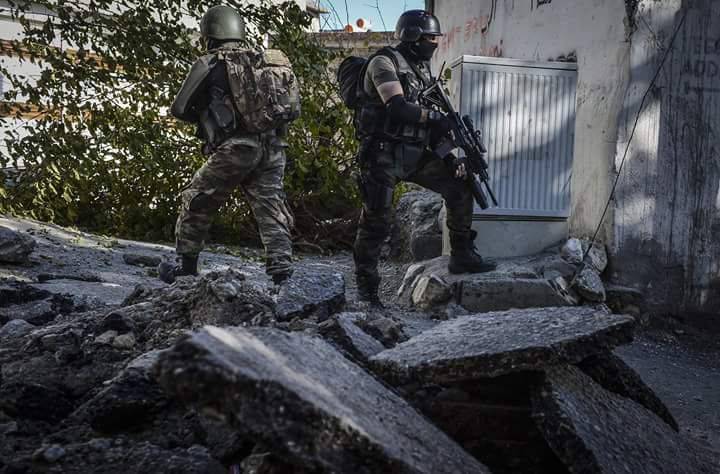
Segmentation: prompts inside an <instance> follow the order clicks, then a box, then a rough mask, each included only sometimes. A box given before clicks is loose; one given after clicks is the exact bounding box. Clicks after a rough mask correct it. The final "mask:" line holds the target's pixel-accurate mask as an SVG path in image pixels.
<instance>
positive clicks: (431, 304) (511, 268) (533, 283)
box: [397, 238, 643, 314]
mask: <svg viewBox="0 0 720 474" xmlns="http://www.w3.org/2000/svg"><path fill="white" fill-rule="evenodd" d="M585 252H587V257H586V258H585V261H584V263H583V256H584V253H585ZM447 262H448V257H447V256H444V257H436V258H432V259H430V260H425V261H418V262H416V263H414V264H412V265H410V266H409V267H408V268H407V270H406V273H405V277H404V278H403V281H402V284H401V285H400V288H399V289H398V292H397V297H398V300H399V302H401V303H402V304H408V305H411V306H414V307H417V308H419V309H421V310H426V311H427V310H433V309H437V308H439V307H442V306H444V305H447V304H448V303H452V304H455V305H459V306H461V307H463V308H464V309H465V310H467V311H470V312H486V311H501V310H507V309H513V308H516V309H517V308H536V307H554V306H577V305H581V304H587V305H594V304H600V303H606V302H607V303H609V304H614V303H616V302H618V301H619V300H622V299H628V297H630V298H632V295H630V296H628V294H634V293H637V290H632V289H626V288H619V287H612V289H609V290H607V291H606V288H605V284H604V282H603V280H602V277H601V275H602V274H603V272H605V270H606V268H607V266H608V257H607V253H606V251H605V248H604V246H603V245H601V244H599V243H595V244H594V245H593V246H592V247H590V243H589V241H586V240H580V239H576V238H571V239H569V240H567V241H566V242H565V243H564V244H563V245H561V246H558V247H555V248H550V249H548V250H546V251H545V252H542V253H540V254H538V255H534V256H530V257H520V258H515V259H504V260H500V261H499V262H498V267H497V269H496V270H495V271H492V272H488V273H483V274H477V275H453V274H450V273H448V270H447ZM609 292H612V295H610V294H609ZM642 306H643V305H642V303H640V304H639V306H635V307H633V306H628V305H622V304H621V305H619V306H618V305H615V306H614V308H615V309H617V310H619V311H621V312H622V310H625V309H627V310H630V311H631V312H632V313H633V314H638V313H639V312H640V311H641V309H642Z"/></svg>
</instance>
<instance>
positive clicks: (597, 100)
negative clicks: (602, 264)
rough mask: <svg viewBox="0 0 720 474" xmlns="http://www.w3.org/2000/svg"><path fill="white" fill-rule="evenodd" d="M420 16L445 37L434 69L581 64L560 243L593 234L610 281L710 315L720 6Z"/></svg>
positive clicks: (675, 0) (719, 173)
mask: <svg viewBox="0 0 720 474" xmlns="http://www.w3.org/2000/svg"><path fill="white" fill-rule="evenodd" d="M427 8H428V9H431V10H433V11H434V13H435V14H436V15H437V16H438V17H439V19H440V21H441V24H442V25H443V28H444V30H445V33H446V34H445V36H444V37H443V39H442V42H441V45H440V48H439V52H438V54H437V57H436V58H435V67H437V66H438V65H439V64H441V63H443V62H445V61H447V62H448V63H449V62H451V61H453V60H454V59H455V58H458V57H460V56H462V55H478V56H492V57H502V58H513V59H519V60H527V61H573V62H576V63H577V94H576V100H575V125H574V130H575V137H574V138H575V140H574V142H575V144H574V153H573V165H572V178H571V205H570V217H569V220H568V226H569V233H570V234H572V235H579V236H591V235H593V234H594V232H595V230H596V228H597V227H598V225H599V226H600V232H599V236H600V238H601V240H602V241H604V242H605V243H606V244H607V246H608V248H609V250H610V251H611V267H610V272H611V277H612V279H613V280H615V281H616V282H618V283H622V284H628V285H633V286H636V287H638V288H639V289H641V290H643V291H644V292H645V293H646V295H648V296H649V297H650V299H651V301H652V302H654V303H656V305H657V307H658V308H663V309H666V310H667V311H671V312H675V313H678V312H685V313H688V312H703V313H714V314H717V313H718V311H719V310H718V303H720V239H718V238H717V235H718V231H720V193H719V191H720V189H719V187H720V35H719V34H718V32H719V31H720V2H717V1H713V0H697V1H694V2H687V1H683V0H664V1H662V2H658V1H654V0H624V1H622V0H599V1H598V0H575V1H572V2H570V1H567V0H522V1H521V0H453V1H450V0H435V1H429V2H427ZM656 76H657V77H656ZM641 105H642V110H640V109H641ZM636 122H637V123H636ZM616 178H617V187H616V188H614V185H615V180H616ZM606 205H608V207H607V213H606V212H605V210H606ZM603 216H604V217H603Z"/></svg>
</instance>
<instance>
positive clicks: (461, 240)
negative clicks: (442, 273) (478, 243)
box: [448, 230, 497, 273]
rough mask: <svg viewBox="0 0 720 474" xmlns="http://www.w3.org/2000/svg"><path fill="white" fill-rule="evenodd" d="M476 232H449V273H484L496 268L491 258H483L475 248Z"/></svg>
mask: <svg viewBox="0 0 720 474" xmlns="http://www.w3.org/2000/svg"><path fill="white" fill-rule="evenodd" d="M476 236H477V232H475V231H474V230H471V231H470V232H450V262H449V263H448V270H449V271H450V273H484V272H491V271H493V270H495V268H497V264H496V263H495V262H493V261H492V260H484V259H483V258H482V257H481V256H480V254H479V253H477V251H476V250H475V237H476Z"/></svg>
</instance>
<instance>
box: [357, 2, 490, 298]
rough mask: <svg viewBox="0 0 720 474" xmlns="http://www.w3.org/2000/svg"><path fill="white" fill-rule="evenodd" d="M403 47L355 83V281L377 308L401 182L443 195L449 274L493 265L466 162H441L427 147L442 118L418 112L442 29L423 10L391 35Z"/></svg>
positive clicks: (444, 125)
mask: <svg viewBox="0 0 720 474" xmlns="http://www.w3.org/2000/svg"><path fill="white" fill-rule="evenodd" d="M395 33H396V36H397V38H398V39H399V40H400V41H401V43H400V44H399V45H398V46H397V47H394V48H391V47H386V48H383V49H381V50H380V51H378V52H377V53H375V54H374V55H373V56H371V57H370V59H369V60H368V62H367V65H366V66H365V69H364V71H363V72H362V74H361V77H360V80H361V82H360V87H361V88H362V92H363V95H364V99H363V100H362V102H363V104H362V106H361V108H360V109H359V111H358V113H357V115H356V118H355V125H356V128H357V132H358V136H359V138H360V140H361V143H360V152H359V154H358V158H359V162H360V170H361V173H360V183H359V184H360V191H361V196H362V200H363V208H362V213H361V215H360V222H359V223H358V231H357V236H356V239H355V248H354V258H355V275H356V280H357V286H358V297H359V299H360V300H363V301H367V302H370V303H372V304H380V300H379V297H378V287H379V284H380V276H379V274H378V270H377V266H378V258H379V256H380V249H381V248H382V244H383V242H384V240H385V238H386V237H387V235H388V232H389V230H390V225H391V220H392V197H393V191H394V188H395V185H396V184H397V183H398V182H399V181H409V182H412V183H416V184H419V185H421V186H423V187H426V188H428V189H430V190H432V191H435V192H437V193H439V194H441V195H442V197H443V198H444V200H445V205H446V207H447V226H448V229H449V234H450V235H449V237H450V246H451V253H450V259H449V263H448V267H449V268H448V269H449V271H450V272H451V273H476V272H486V271H490V270H493V269H494V268H495V266H496V265H495V263H494V262H492V261H489V260H484V259H483V258H482V257H481V256H480V255H479V254H478V253H477V252H476V251H475V247H474V244H473V242H474V239H475V232H474V231H473V230H472V229H471V225H472V212H473V197H472V193H471V191H470V188H469V186H468V185H467V183H466V182H465V178H466V167H465V163H464V159H458V158H455V157H454V156H453V155H450V157H449V159H447V160H445V161H444V160H442V159H440V158H439V157H437V156H435V154H434V153H433V152H432V147H433V146H434V144H436V143H437V142H438V141H439V140H440V139H441V138H442V137H444V136H446V135H447V134H448V133H449V131H450V128H451V122H450V119H449V118H448V117H446V116H445V115H444V114H442V113H440V112H437V111H434V110H431V109H428V108H426V107H423V106H422V104H420V101H419V96H420V92H421V91H422V90H423V89H424V88H425V87H427V86H428V85H430V83H431V82H430V81H431V74H430V64H429V61H430V59H431V57H432V55H433V53H434V51H435V49H436V47H437V44H438V37H439V36H441V35H442V33H441V31H440V23H439V22H438V20H437V18H436V17H435V16H433V15H432V14H430V13H428V12H426V11H423V10H410V11H407V12H405V13H403V14H402V15H401V16H400V18H399V19H398V23H397V26H396V30H395Z"/></svg>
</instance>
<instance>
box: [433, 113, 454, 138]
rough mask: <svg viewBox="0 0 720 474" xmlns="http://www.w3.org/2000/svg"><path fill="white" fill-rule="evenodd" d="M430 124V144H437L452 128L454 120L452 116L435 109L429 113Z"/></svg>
mask: <svg viewBox="0 0 720 474" xmlns="http://www.w3.org/2000/svg"><path fill="white" fill-rule="evenodd" d="M428 124H429V125H430V144H431V145H435V144H437V143H438V142H439V141H440V139H442V138H443V137H445V136H446V135H447V134H448V133H450V130H452V127H453V122H452V120H450V118H449V117H448V116H447V115H445V114H442V113H440V112H437V111H435V110H432V111H430V113H428Z"/></svg>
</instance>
